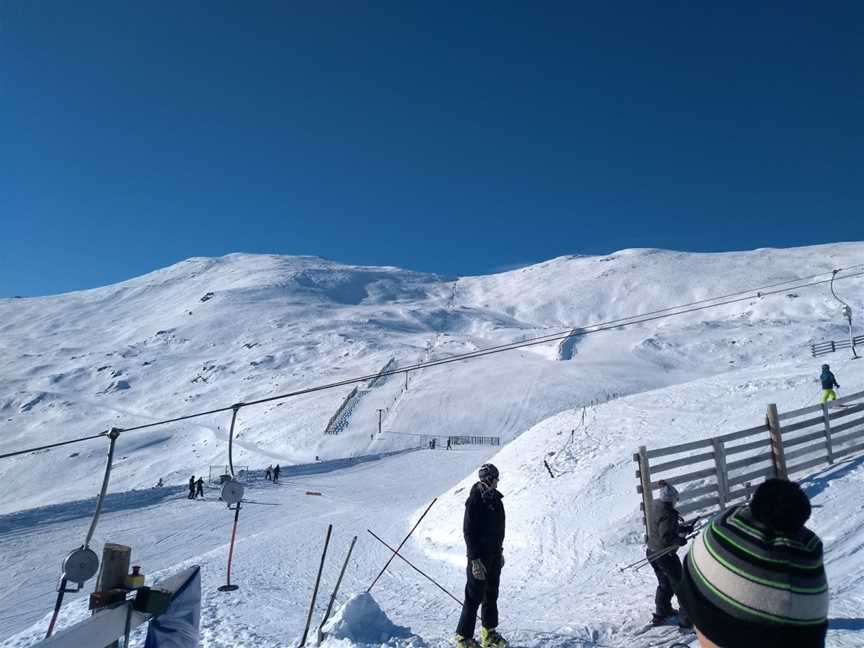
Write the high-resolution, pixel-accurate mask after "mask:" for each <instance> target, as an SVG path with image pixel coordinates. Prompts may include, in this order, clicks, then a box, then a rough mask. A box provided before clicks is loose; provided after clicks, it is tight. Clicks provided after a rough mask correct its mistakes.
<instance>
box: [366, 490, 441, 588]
mask: <svg viewBox="0 0 864 648" xmlns="http://www.w3.org/2000/svg"><path fill="white" fill-rule="evenodd" d="M437 501H438V498H437V497H436V498H435V499H433V500H432V501H431V502H430V503H429V506H427V507H426V510H425V511H423V515H421V516H420V519H419V520H417V522H416V523H415V524H414V526H413V527H411V530H410V531H409V532H408V535H406V536H405V538H403V540H402V542H400V543H399V546H398V547H397V548H396V549H392V550H391V551H393V555H392V556H390V560H388V561H387V564H386V565H384V566H383V567H382V568H381V571H380V572H378V575H377V576H376V577H375V580H373V581H372V584H371V585H370V586H369V587H368V588H367V589H366V593H367V594H368V593H369V592H371V591H372V588H373V587H375V583H377V582H378V579H379V578H381V575H382V574H383V573H384V572H385V571H387V568H388V567H389V566H390V563H391V562H393V559H394V558H395V557H396V556H397V555H398V553H399V550H400V549H401V548H402V547H403V546H404V545H405V543H406V542H408V538H410V537H411V534H412V533H414V530H415V529H416V528H417V527H418V526H419V525H420V523H421V522H422V521H423V518H424V517H426V514H427V513H428V512H429V509H431V508H432V505H433V504H435V502H437ZM366 530H367V531H369V529H366ZM369 533H372V532H371V531H369ZM372 535H375V534H374V533H372ZM375 537H376V538H377V537H378V536H375ZM379 540H380V538H379ZM382 543H383V540H382Z"/></svg>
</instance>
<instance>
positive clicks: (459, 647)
mask: <svg viewBox="0 0 864 648" xmlns="http://www.w3.org/2000/svg"><path fill="white" fill-rule="evenodd" d="M456 648H480V646H479V645H478V644H477V642H476V641H474V637H469V638H468V639H466V638H465V637H463V636H462V635H460V634H457V635H456Z"/></svg>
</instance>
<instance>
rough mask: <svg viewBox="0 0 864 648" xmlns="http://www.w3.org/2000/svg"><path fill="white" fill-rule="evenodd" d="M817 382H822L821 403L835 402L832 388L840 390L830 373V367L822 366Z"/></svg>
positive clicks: (835, 397) (835, 394)
mask: <svg viewBox="0 0 864 648" xmlns="http://www.w3.org/2000/svg"><path fill="white" fill-rule="evenodd" d="M819 380H820V381H821V382H822V402H823V403H827V402H828V401H829V400H837V393H836V392H835V391H834V388H835V387H836V388H837V389H840V385H838V384H837V379H836V378H835V377H834V374H833V373H831V367H829V366H828V365H827V364H823V365H822V375H820V376H819Z"/></svg>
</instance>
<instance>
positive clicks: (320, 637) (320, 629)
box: [318, 536, 357, 644]
mask: <svg viewBox="0 0 864 648" xmlns="http://www.w3.org/2000/svg"><path fill="white" fill-rule="evenodd" d="M356 542H357V536H354V537H353V538H352V539H351V546H350V547H348V555H347V556H345V562H344V563H342V570H341V571H340V572H339V578H338V579H336V587H334V588H333V594H332V596H331V597H330V602H329V603H328V604H327V611H326V612H325V613H324V618H323V619H321V625H319V626H318V643H319V644H320V643H321V642H322V641H324V630H323V628H324V624H325V623H327V619H329V618H330V612H331V610H333V603H334V602H335V601H336V595H337V594H338V593H339V586H340V585H341V584H342V577H343V576H344V575H345V568H346V567H348V561H349V560H350V559H351V552H352V551H354V545H355V544H356Z"/></svg>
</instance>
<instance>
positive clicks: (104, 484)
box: [84, 428, 120, 549]
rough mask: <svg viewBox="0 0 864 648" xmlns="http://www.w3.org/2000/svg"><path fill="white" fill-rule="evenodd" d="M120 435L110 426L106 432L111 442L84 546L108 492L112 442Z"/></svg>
mask: <svg viewBox="0 0 864 648" xmlns="http://www.w3.org/2000/svg"><path fill="white" fill-rule="evenodd" d="M119 436H120V430H119V429H118V428H111V430H110V431H109V432H108V438H109V439H111V444H110V445H109V446H108V460H107V461H106V462H105V476H104V477H103V478H102V489H101V490H100V491H99V499H97V500H96V512H95V513H94V514H93V521H92V522H91V523H90V529H89V530H88V531H87V538H86V539H85V540H84V548H85V549H88V548H89V547H90V541H91V540H92V539H93V533H94V532H95V531H96V525H97V524H98V523H99V516H100V515H101V513H102V504H103V503H104V502H105V494H106V493H107V492H108V481H109V480H110V479H111V464H112V462H113V461H114V444H115V443H116V442H117V437H119Z"/></svg>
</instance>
